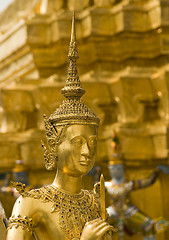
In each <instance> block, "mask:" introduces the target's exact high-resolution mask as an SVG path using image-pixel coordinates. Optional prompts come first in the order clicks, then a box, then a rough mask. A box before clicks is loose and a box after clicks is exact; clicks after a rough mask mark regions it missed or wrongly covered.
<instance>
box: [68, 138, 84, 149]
mask: <svg viewBox="0 0 169 240" xmlns="http://www.w3.org/2000/svg"><path fill="white" fill-rule="evenodd" d="M70 142H71V144H73V145H75V146H76V147H81V146H82V145H83V139H82V137H74V138H72V139H71V140H70Z"/></svg>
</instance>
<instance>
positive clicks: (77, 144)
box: [57, 125, 97, 176]
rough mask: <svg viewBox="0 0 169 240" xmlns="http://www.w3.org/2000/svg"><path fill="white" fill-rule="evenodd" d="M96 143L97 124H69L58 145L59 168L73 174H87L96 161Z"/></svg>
mask: <svg viewBox="0 0 169 240" xmlns="http://www.w3.org/2000/svg"><path fill="white" fill-rule="evenodd" d="M96 144H97V127H96V126H94V125H72V126H69V127H68V128H67V130H66V132H65V135H64V137H63V141H62V143H61V144H60V145H59V146H58V164H57V166H58V169H60V170H62V171H63V172H64V173H65V174H68V175H72V176H73V175H75V176H78V175H85V174H87V173H88V172H89V171H90V170H91V169H92V167H93V165H94V162H95V158H96Z"/></svg>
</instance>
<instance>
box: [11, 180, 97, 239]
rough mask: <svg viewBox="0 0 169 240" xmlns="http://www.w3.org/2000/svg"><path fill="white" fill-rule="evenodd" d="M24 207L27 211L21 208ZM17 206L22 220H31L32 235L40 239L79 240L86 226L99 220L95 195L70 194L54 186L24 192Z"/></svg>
mask: <svg viewBox="0 0 169 240" xmlns="http://www.w3.org/2000/svg"><path fill="white" fill-rule="evenodd" d="M25 204H26V206H27V209H25V208H22V205H25ZM17 207H18V209H19V214H20V215H22V217H24V216H27V217H28V218H32V221H33V226H34V229H33V232H34V234H35V235H36V237H37V238H38V239H39V240H43V239H45V240H47V239H50V240H52V239H55V240H60V239H62V240H64V239H65V240H66V239H80V236H81V233H82V230H83V228H84V225H85V223H86V222H89V221H91V220H93V219H96V218H98V217H100V210H99V203H98V200H97V197H96V195H94V193H93V192H89V191H87V190H81V192H80V193H79V194H74V195H69V194H68V193H66V192H63V191H60V190H59V189H57V188H56V187H54V186H53V185H49V186H47V187H43V188H40V189H35V190H31V191H29V192H24V193H23V194H22V198H20V199H18V201H17V203H16V208H17ZM15 213H17V209H16V211H15ZM14 228H15V226H13V229H14ZM14 231H15V229H14Z"/></svg>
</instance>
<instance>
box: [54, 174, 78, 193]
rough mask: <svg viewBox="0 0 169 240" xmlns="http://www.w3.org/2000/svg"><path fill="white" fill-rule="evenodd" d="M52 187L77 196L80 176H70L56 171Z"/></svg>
mask: <svg viewBox="0 0 169 240" xmlns="http://www.w3.org/2000/svg"><path fill="white" fill-rule="evenodd" d="M53 185H54V186H55V187H57V188H59V189H60V190H63V191H65V192H67V193H70V194H77V193H79V192H80V191H81V187H82V176H71V175H68V174H65V173H64V172H63V171H61V170H57V173H56V177H55V179H54V181H53Z"/></svg>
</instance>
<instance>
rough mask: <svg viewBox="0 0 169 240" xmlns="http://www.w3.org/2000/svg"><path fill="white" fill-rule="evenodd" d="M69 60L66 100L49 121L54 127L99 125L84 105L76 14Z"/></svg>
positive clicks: (65, 90) (95, 117)
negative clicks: (77, 63) (79, 66)
mask: <svg viewBox="0 0 169 240" xmlns="http://www.w3.org/2000/svg"><path fill="white" fill-rule="evenodd" d="M68 58H69V60H70V64H69V68H68V77H67V81H66V85H65V87H64V88H63V89H62V90H61V93H62V94H63V96H64V97H65V98H66V99H65V100H63V103H62V104H61V105H60V106H59V108H58V109H56V111H55V112H54V113H53V114H51V115H50V117H49V121H50V122H51V123H52V124H53V125H54V126H58V125H70V124H75V123H76V124H96V125H98V124H99V118H98V117H97V116H96V115H95V114H94V113H93V112H92V111H91V110H90V109H89V108H88V107H87V106H86V105H85V104H84V103H83V101H82V100H81V97H82V96H83V95H84V93H85V90H84V89H83V88H82V87H81V84H80V80H79V76H78V71H77V66H76V61H77V59H78V52H77V44H76V30H75V14H73V19H72V32H71V40H70V46H69V53H68Z"/></svg>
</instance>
